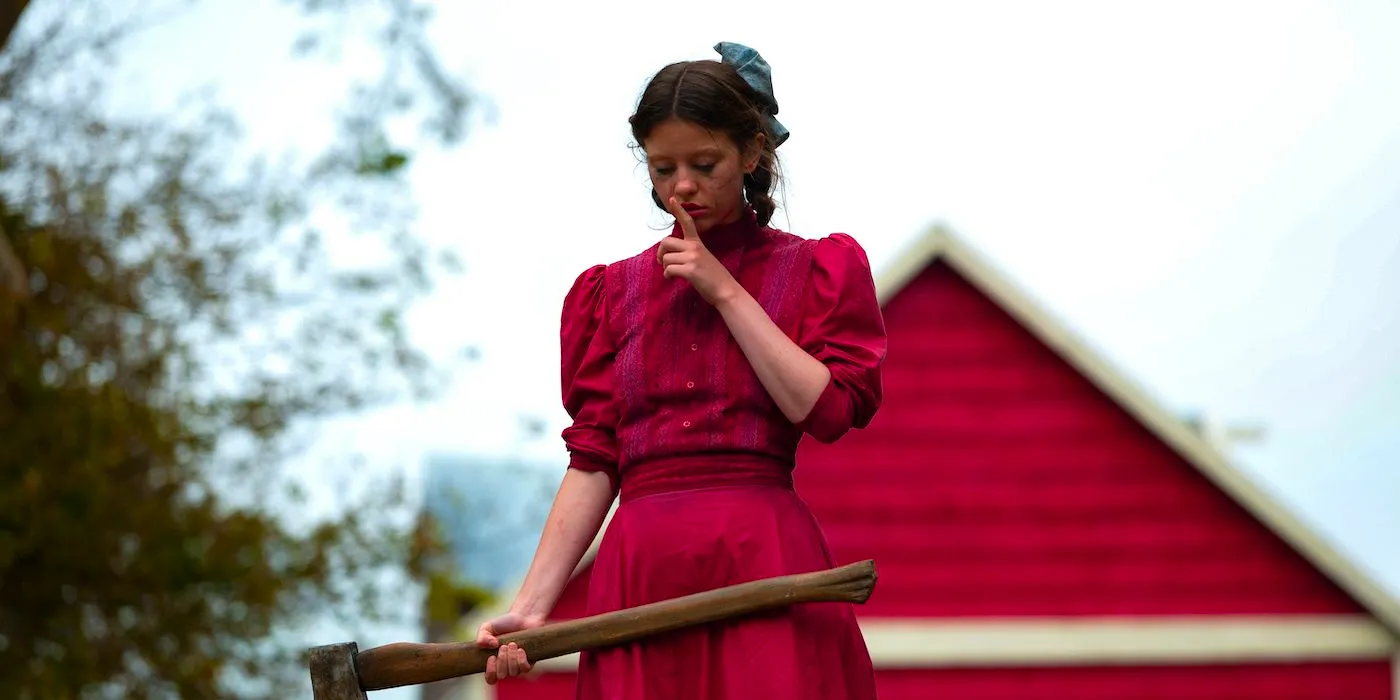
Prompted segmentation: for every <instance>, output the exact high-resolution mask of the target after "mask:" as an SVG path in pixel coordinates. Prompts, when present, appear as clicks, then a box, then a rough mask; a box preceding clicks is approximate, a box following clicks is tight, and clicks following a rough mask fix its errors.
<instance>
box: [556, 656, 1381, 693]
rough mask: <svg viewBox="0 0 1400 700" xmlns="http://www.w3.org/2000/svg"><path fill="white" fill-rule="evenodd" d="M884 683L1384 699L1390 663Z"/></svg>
mask: <svg viewBox="0 0 1400 700" xmlns="http://www.w3.org/2000/svg"><path fill="white" fill-rule="evenodd" d="M879 686H880V700H926V699H928V698H936V699H938V700H1064V699H1065V698H1074V700H1128V699H1129V698H1131V700H1342V699H1343V698H1347V699H1348V700H1352V699H1355V700H1363V699H1365V698H1374V699H1377V700H1382V699H1388V698H1389V697H1390V695H1389V693H1390V664H1389V663H1386V662H1383V661H1370V662H1364V663H1319V664H1307V663H1303V664H1269V665H1249V666H1236V665H1230V666H1223V665H1222V666H1214V665H1210V666H1184V667H1183V666H1147V667H1123V666H1099V667H1094V666H1062V667H1048V668H1006V669H939V670H908V671H880V672H879ZM532 697H534V696H532Z"/></svg>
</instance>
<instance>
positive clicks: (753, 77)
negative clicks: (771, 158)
mask: <svg viewBox="0 0 1400 700" xmlns="http://www.w3.org/2000/svg"><path fill="white" fill-rule="evenodd" d="M715 51H717V52H718V53H719V55H720V58H721V59H722V60H723V62H724V63H726V64H728V65H730V66H733V67H734V70H736V71H738V72H739V76H740V77H742V78H743V79H744V82H746V83H748V84H749V85H750V86H752V87H753V89H754V90H756V91H758V94H759V96H760V97H761V98H763V101H764V106H765V107H767V108H768V122H769V124H770V126H771V127H772V130H773V139H774V143H773V147H774V148H777V147H778V146H781V145H782V144H783V142H784V141H786V140H787V138H788V136H789V135H790V134H789V133H788V130H787V127H784V126H783V125H782V123H781V122H779V121H778V119H777V117H775V116H774V115H776V114H777V113H778V98H776V97H774V96H773V69H772V68H770V67H769V66H768V62H767V61H765V60H763V57H762V56H760V55H758V52H757V51H754V50H753V49H751V48H749V47H747V46H744V45H743V44H736V43H734V42H731V41H721V42H720V43H718V44H715Z"/></svg>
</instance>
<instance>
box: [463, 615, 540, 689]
mask: <svg viewBox="0 0 1400 700" xmlns="http://www.w3.org/2000/svg"><path fill="white" fill-rule="evenodd" d="M543 624H544V618H543V617H534V616H530V615H521V614H520V613H515V612H508V613H506V614H504V615H501V616H500V617H496V618H492V619H490V620H487V621H486V622H483V623H481V627H478V628H477V630H476V645H477V646H478V647H480V648H482V649H496V650H497V651H496V653H495V655H493V656H492V657H491V658H489V659H487V660H486V683H487V685H495V684H496V682H497V681H499V680H501V679H503V678H509V677H511V676H518V675H520V674H522V673H526V672H528V671H529V670H530V660H529V659H527V658H525V650H524V649H521V648H520V647H518V646H516V645H515V644H513V643H512V644H507V645H505V646H504V647H502V646H501V641H500V639H498V637H499V636H500V635H503V634H510V633H511V632H519V631H521V630H528V629H534V628H536V627H539V626H541V625H543Z"/></svg>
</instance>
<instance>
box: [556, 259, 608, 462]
mask: <svg viewBox="0 0 1400 700" xmlns="http://www.w3.org/2000/svg"><path fill="white" fill-rule="evenodd" d="M605 272H606V268H605V267H604V266H602V265H598V266H595V267H592V268H589V269H587V270H585V271H584V272H583V273H582V274H581V275H579V277H578V279H577V280H575V281H574V286H573V287H572V288H571V289H570V290H569V293H568V294H567V295H566V296H565V297H564V310H563V314H562V317H561V319H560V322H559V341H560V342H559V345H560V354H559V359H560V381H561V388H562V391H563V398H564V410H565V411H567V412H568V414H569V417H570V418H571V419H573V422H572V423H571V424H570V425H569V427H567V428H565V429H564V432H563V438H564V446H565V447H566V448H567V449H568V451H569V467H570V468H572V469H580V470H583V471H591V472H605V473H607V475H608V477H609V479H611V481H612V484H613V488H614V489H615V488H617V484H618V468H617V464H618V451H617V410H616V408H615V404H614V403H613V396H612V366H613V356H614V355H615V354H616V352H615V350H614V348H613V342H612V336H611V334H610V333H609V332H608V323H607V289H606V286H605V279H604V274H605Z"/></svg>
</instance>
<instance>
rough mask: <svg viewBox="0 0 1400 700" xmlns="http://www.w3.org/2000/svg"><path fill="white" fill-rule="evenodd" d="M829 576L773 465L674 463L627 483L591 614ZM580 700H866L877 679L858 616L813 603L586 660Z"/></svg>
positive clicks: (786, 474) (819, 546)
mask: <svg viewBox="0 0 1400 700" xmlns="http://www.w3.org/2000/svg"><path fill="white" fill-rule="evenodd" d="M831 566H834V561H833V559H832V557H831V554H830V552H829V551H828V548H827V545H826V540H825V538H824V537H823V535H822V533H821V530H820V529H819V528H818V526H817V522H816V520H815V518H813V516H812V514H811V512H810V511H809V510H808V509H807V506H806V504H805V503H803V502H802V501H801V499H799V498H798V496H797V494H796V493H794V491H793V490H792V482H791V473H790V470H789V469H788V468H787V467H785V466H784V465H781V464H775V463H771V462H766V461H764V462H758V461H753V462H750V461H748V460H743V461H735V460H726V461H725V463H724V464H722V465H721V464H716V463H715V462H713V461H707V462H704V463H697V462H694V461H688V462H684V463H682V462H678V461H670V462H667V463H665V464H651V465H647V466H645V467H639V468H637V469H635V470H633V473H628V474H626V475H624V477H623V483H622V494H621V500H620V503H619V505H618V509H617V512H616V513H615V514H614V515H613V519H612V522H611V524H610V525H609V526H608V530H607V532H606V533H604V535H603V541H602V543H601V545H600V548H599V550H598V556H597V558H596V559H595V561H594V564H593V574H592V579H591V580H590V582H589V593H588V614H590V615H593V614H598V613H603V612H610V611H613V610H618V609H620V608H626V607H632V606H636V605H643V604H646V603H651V602H655V601H658V600H664V599H668V598H674V597H677V596H682V595H688V594H691V593H697V592H700V591H705V590H711V589H715V588H719V587H722V586H728V585H732V584H736V583H743V582H745V581H752V580H754V579H759V578H766V577H769V576H781V575H786V574H795V573H804V572H808V571H815V570H819V569H825V568H828V567H831ZM577 698H578V699H579V700H644V699H645V700H731V699H733V700H737V699H739V698H744V699H757V700H787V699H789V698H790V699H792V700H799V699H800V700H827V699H830V700H836V699H838V698H839V699H840V700H868V699H872V698H875V674H874V669H873V666H872V664H871V662H870V654H869V652H868V651H867V650H866V646H865V640H864V639H863V638H862V637H861V633H860V629H859V627H858V626H857V624H856V618H855V614H854V611H853V609H852V606H851V605H850V604H847V603H811V604H803V605H796V606H791V607H789V608H785V609H781V610H780V611H778V612H774V613H768V614H763V615H761V616H756V617H751V618H745V619H743V620H738V621H730V622H720V623H714V624H711V625H707V626H703V627H696V628H691V629H688V630H681V631H677V632H673V633H670V634H667V635H663V636H659V637H652V638H648V639H646V640H641V641H638V642H636V643H633V644H628V645H623V646H619V647H614V648H610V649H603V650H597V651H590V652H584V653H583V654H581V655H580V660H579V675H578V691H577Z"/></svg>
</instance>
